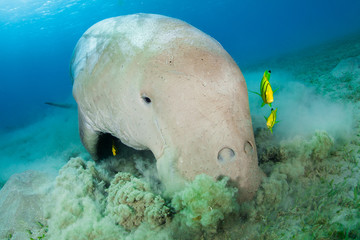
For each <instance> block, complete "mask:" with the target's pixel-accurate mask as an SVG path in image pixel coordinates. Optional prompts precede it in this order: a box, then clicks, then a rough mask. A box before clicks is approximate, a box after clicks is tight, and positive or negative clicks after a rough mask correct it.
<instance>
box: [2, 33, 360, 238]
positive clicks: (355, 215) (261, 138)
mask: <svg viewBox="0 0 360 240" xmlns="http://www.w3.org/2000/svg"><path fill="white" fill-rule="evenodd" d="M233 57H234V59H235V60H236V57H237V56H233ZM240 67H241V69H242V71H243V74H244V76H245V79H246V81H247V84H248V89H249V90H253V91H258V88H259V83H260V80H261V77H262V74H263V72H264V70H266V69H271V70H272V75H271V80H270V81H271V83H272V86H273V89H276V88H279V90H277V91H276V92H275V95H274V96H275V97H274V99H275V100H274V103H273V107H274V108H278V120H279V121H280V122H279V123H277V124H276V125H275V127H274V129H273V130H274V133H273V134H270V132H269V131H268V130H267V129H266V128H264V127H265V120H264V117H263V116H264V115H268V114H269V112H270V108H269V107H268V106H264V107H263V108H261V99H260V97H259V96H257V95H255V94H252V93H249V100H250V108H251V114H252V118H253V126H254V132H255V136H256V144H257V147H258V155H259V162H260V167H261V168H262V169H263V171H264V172H265V174H266V177H265V178H264V180H263V182H262V184H261V186H260V188H259V190H258V192H257V195H256V197H255V198H254V200H253V201H251V202H248V203H243V204H241V205H237V204H236V202H235V201H234V197H235V195H234V189H232V188H231V187H230V186H227V185H225V184H226V179H223V180H221V181H219V182H214V181H213V180H212V179H210V178H207V177H206V176H200V177H198V178H196V180H195V181H194V182H193V183H189V185H188V186H187V187H186V188H185V189H184V190H183V191H182V192H179V193H176V194H175V195H174V196H167V195H165V194H164V193H163V192H162V188H161V184H159V182H158V181H157V180H156V171H155V167H154V161H152V160H149V159H148V155H146V154H140V153H136V152H130V153H128V154H127V155H126V156H120V157H119V158H121V159H119V158H118V159H108V160H107V161H103V162H102V163H100V164H94V163H93V162H92V161H91V160H90V157H89V155H88V154H87V153H86V151H85V149H84V148H83V147H82V145H81V143H80V139H79V136H78V130H77V113H76V109H53V110H52V111H50V112H49V113H47V115H46V116H45V117H44V119H43V120H41V121H39V122H36V123H34V124H32V125H30V126H27V127H24V128H21V129H17V130H13V131H9V132H6V133H2V134H1V138H0V169H1V171H0V181H1V186H2V185H3V184H4V183H5V181H6V180H8V178H9V177H10V176H11V175H13V174H15V173H20V172H23V171H25V170H27V169H33V170H36V171H40V172H42V173H44V172H45V173H47V176H45V175H43V174H42V173H38V172H26V174H22V175H16V176H14V177H12V178H11V179H16V178H17V179H22V178H23V176H25V175H26V176H28V177H29V176H30V177H29V179H30V180H28V182H26V184H23V185H24V186H28V188H27V189H25V190H22V191H23V194H22V193H21V191H20V190H18V189H22V188H21V187H18V186H16V185H15V186H16V187H14V186H12V185H10V184H6V185H5V186H4V187H3V188H2V190H1V192H0V213H1V214H2V216H1V219H2V220H1V221H0V239H360V168H359V164H360V125H359V124H360V36H353V37H349V38H346V39H342V40H339V41H336V42H331V43H327V44H323V45H321V46H315V47H312V48H309V49H306V50H302V51H299V52H296V53H293V54H289V55H286V56H282V57H278V58H273V59H270V60H267V61H263V62H262V63H259V64H256V65H252V66H240ZM69 101H70V100H69ZM88 160H90V161H88ZM60 168H61V170H60ZM117 171H120V173H119V174H116V172H117ZM115 174H116V175H115ZM55 177H57V178H56V180H55ZM19 181H20V182H21V180H19ZM9 182H10V181H9ZM13 182H14V181H13ZM15 182H16V181H15ZM11 188H14V189H11ZM15 188H16V189H15ZM5 190H6V194H7V195H6V196H5V198H6V197H7V196H11V194H10V193H11V192H12V191H13V194H15V195H14V196H16V201H19V198H21V197H23V198H24V199H25V201H24V202H23V204H25V205H26V204H29V206H25V207H24V206H22V207H20V208H19V209H14V208H15V207H13V206H16V201H10V202H9V201H4V200H3V199H4V195H5ZM9 192H10V193H9ZM14 192H16V193H14ZM209 193H210V194H209ZM16 194H17V195H16ZM20 203H21V201H20ZM34 203H36V204H35V205H36V206H35V207H33V206H32V205H31V204H34ZM29 209H30V210H29ZM31 209H38V210H39V211H40V212H38V213H37V214H34V211H32V210H31ZM29 212H30V213H33V214H32V215H31V214H29Z"/></svg>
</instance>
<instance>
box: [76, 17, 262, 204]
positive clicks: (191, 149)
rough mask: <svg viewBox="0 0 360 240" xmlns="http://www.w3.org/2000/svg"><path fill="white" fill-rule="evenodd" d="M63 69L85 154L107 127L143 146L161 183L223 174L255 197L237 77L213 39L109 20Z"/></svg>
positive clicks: (160, 23)
mask: <svg viewBox="0 0 360 240" xmlns="http://www.w3.org/2000/svg"><path fill="white" fill-rule="evenodd" d="M71 73H72V77H73V80H74V86H73V95H74V97H75V99H76V101H77V103H78V108H79V127H80V135H81V140H82V142H83V144H84V146H85V147H86V149H87V150H88V151H89V153H90V154H91V155H92V157H93V158H94V159H98V158H100V157H101V156H100V154H99V153H100V151H99V146H100V145H101V144H100V143H101V141H100V140H99V139H100V138H99V136H101V135H102V134H104V133H107V134H111V135H112V136H113V137H115V138H118V139H119V140H121V142H122V143H124V144H126V145H128V146H130V147H133V148H135V149H150V150H151V151H152V152H153V153H154V156H155V157H156V159H157V165H158V171H159V175H160V177H162V179H163V180H165V181H166V180H169V179H171V176H170V177H169V175H173V174H177V173H179V175H180V176H181V177H183V178H185V179H193V178H194V177H195V176H196V175H197V174H200V173H206V174H208V175H211V176H213V177H218V176H221V175H227V176H229V177H230V178H231V179H232V180H233V181H235V182H236V183H237V185H238V187H239V190H240V199H241V200H245V199H249V198H251V197H252V196H253V194H254V193H255V191H256V189H257V187H258V185H259V182H260V171H259V168H258V166H257V155H256V148H255V140H254V136H253V130H252V124H251V118H250V112H249V104H248V95H247V89H246V83H245V80H244V78H243V76H242V74H241V71H240V69H239V68H238V67H237V65H236V64H235V62H234V61H233V60H232V58H231V57H230V55H229V54H228V53H227V52H226V51H225V50H224V49H223V48H222V47H221V45H220V44H219V43H218V42H217V41H216V40H214V39H213V38H211V37H209V36H208V35H206V34H204V33H203V32H201V31H200V30H198V29H196V28H194V27H192V26H191V25H189V24H187V23H185V22H183V21H180V20H177V19H173V18H168V17H165V16H160V15H152V14H135V15H128V16H122V17H116V18H110V19H106V20H103V21H101V22H99V23H97V24H95V25H94V26H92V27H91V28H90V29H89V30H87V31H86V32H85V33H84V35H83V36H82V37H81V39H80V40H79V42H78V44H77V46H76V48H75V51H74V56H73V59H72V65H71ZM110 149H111V148H110ZM168 182H170V181H168Z"/></svg>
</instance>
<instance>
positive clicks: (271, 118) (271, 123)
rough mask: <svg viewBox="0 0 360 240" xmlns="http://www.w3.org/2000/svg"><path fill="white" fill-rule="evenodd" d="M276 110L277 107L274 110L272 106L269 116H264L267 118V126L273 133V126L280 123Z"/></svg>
mask: <svg viewBox="0 0 360 240" xmlns="http://www.w3.org/2000/svg"><path fill="white" fill-rule="evenodd" d="M276 111H277V109H275V110H274V109H273V108H272V109H271V113H270V115H269V117H268V118H266V117H265V116H264V118H265V120H266V126H267V128H268V129H269V130H270V132H271V133H273V130H272V128H273V127H274V125H275V123H278V121H276Z"/></svg>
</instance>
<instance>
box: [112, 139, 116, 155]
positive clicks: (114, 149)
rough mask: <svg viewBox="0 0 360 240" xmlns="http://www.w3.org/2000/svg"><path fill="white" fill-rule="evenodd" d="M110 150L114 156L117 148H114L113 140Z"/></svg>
mask: <svg viewBox="0 0 360 240" xmlns="http://www.w3.org/2000/svg"><path fill="white" fill-rule="evenodd" d="M111 152H112V154H113V156H114V157H115V156H116V154H117V149H116V146H115V142H114V141H113V142H112V146H111Z"/></svg>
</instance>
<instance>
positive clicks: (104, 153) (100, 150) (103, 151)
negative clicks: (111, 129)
mask: <svg viewBox="0 0 360 240" xmlns="http://www.w3.org/2000/svg"><path fill="white" fill-rule="evenodd" d="M95 152H96V156H95V157H96V159H98V160H100V161H101V160H104V159H107V158H109V157H117V158H126V159H128V158H129V157H130V156H133V155H134V154H140V155H141V156H143V157H146V158H151V159H155V157H154V155H153V153H152V152H151V151H150V150H136V149H134V148H132V147H129V146H127V145H125V144H123V143H122V142H121V141H120V139H118V138H117V137H114V136H113V135H111V134H110V133H100V134H99V136H98V140H97V143H96V151H95Z"/></svg>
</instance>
